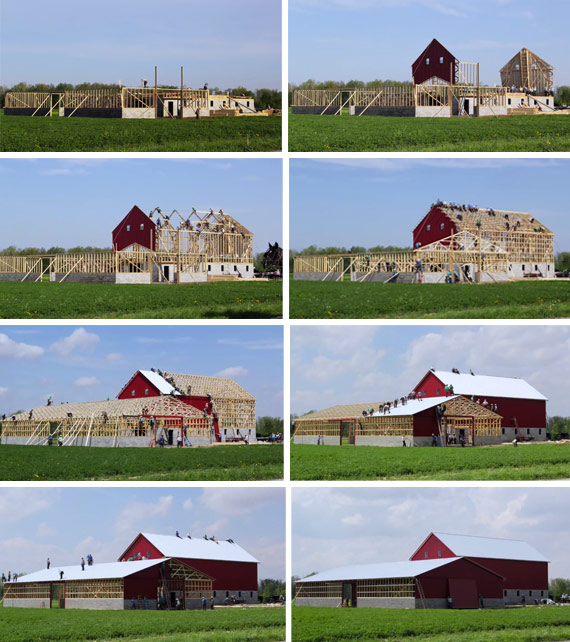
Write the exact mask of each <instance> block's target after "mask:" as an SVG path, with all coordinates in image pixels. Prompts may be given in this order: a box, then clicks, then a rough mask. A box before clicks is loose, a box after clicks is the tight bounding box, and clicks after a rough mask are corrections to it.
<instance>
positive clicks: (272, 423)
mask: <svg viewBox="0 0 570 642" xmlns="http://www.w3.org/2000/svg"><path fill="white" fill-rule="evenodd" d="M255 430H256V432H257V435H258V436H260V437H268V436H269V435H270V434H272V433H273V434H281V435H282V434H283V419H281V418H280V417H259V418H258V419H257V420H256V422H255Z"/></svg>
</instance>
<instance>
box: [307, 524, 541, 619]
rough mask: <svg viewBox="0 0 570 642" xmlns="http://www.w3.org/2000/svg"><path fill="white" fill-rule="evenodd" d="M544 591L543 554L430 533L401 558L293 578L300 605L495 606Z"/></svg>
mask: <svg viewBox="0 0 570 642" xmlns="http://www.w3.org/2000/svg"><path fill="white" fill-rule="evenodd" d="M547 596H548V560H547V559H546V558H545V557H544V556H543V555H541V554H540V553H539V552H538V551H536V550H535V549H534V548H533V547H532V546H530V545H529V544H527V543H525V542H521V541H517V540H503V539H494V538H489V537H471V536H463V535H448V534H443V533H431V534H430V535H429V536H428V537H427V538H426V540H425V541H424V542H423V543H422V545H421V546H420V547H419V548H418V549H417V550H416V552H415V553H414V554H413V555H412V557H411V559H410V560H409V561H406V562H387V563H381V564H365V565H355V566H346V567H341V568H336V569H332V570H330V571H324V572H322V573H318V574H316V575H312V576H310V577H306V578H304V579H302V580H299V581H298V582H297V594H296V603H297V605H299V606H332V607H336V606H341V605H343V604H344V605H345V606H352V607H360V608H363V607H372V608H459V609H468V608H473V609H476V608H500V607H502V606H506V605H507V604H525V603H535V601H539V600H541V599H542V598H546V597H547Z"/></svg>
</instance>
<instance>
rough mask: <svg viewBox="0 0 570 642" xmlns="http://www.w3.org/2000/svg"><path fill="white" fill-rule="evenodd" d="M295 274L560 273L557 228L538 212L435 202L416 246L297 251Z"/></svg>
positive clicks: (336, 277) (405, 279)
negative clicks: (556, 264)
mask: <svg viewBox="0 0 570 642" xmlns="http://www.w3.org/2000/svg"><path fill="white" fill-rule="evenodd" d="M293 272H294V275H293V276H294V278H295V279H299V280H312V281H342V280H343V279H344V278H345V276H346V277H347V278H350V280H351V281H355V282H363V281H375V282H381V283H396V282H398V283H450V282H463V283H485V282H501V281H503V282H504V281H511V280H516V279H529V278H534V279H545V278H555V272H554V233H553V232H552V231H551V230H550V229H549V228H548V227H547V226H546V225H544V224H543V223H541V222H540V221H539V220H538V219H537V218H536V216H534V215H533V214H530V213H528V212H513V211H507V210H497V209H493V208H480V207H478V206H475V205H470V204H459V203H447V202H445V201H437V202H435V203H432V205H431V207H430V209H429V211H428V213H427V214H426V215H425V216H424V217H423V218H422V219H421V221H420V222H419V223H418V224H417V225H416V227H415V229H414V232H413V250H411V251H401V252H386V253H363V254H334V255H315V256H305V255H302V256H296V257H295V258H294V261H293Z"/></svg>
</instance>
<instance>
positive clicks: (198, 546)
mask: <svg viewBox="0 0 570 642" xmlns="http://www.w3.org/2000/svg"><path fill="white" fill-rule="evenodd" d="M141 535H142V536H143V537H146V539H147V540H148V541H149V542H150V543H151V544H152V545H153V546H154V547H155V548H157V549H158V550H159V551H160V552H161V553H162V554H163V555H164V556H165V557H182V558H188V559H192V558H193V559H203V560H219V561H224V562H253V563H259V560H256V559H255V557H253V555H250V554H249V553H248V552H247V551H246V550H244V549H243V548H242V547H241V546H240V545H239V544H235V543H232V542H228V541H226V540H216V541H215V542H214V541H212V540H210V539H204V538H203V537H193V538H192V539H188V538H187V537H184V538H180V537H175V536H173V535H157V534H155V533H141Z"/></svg>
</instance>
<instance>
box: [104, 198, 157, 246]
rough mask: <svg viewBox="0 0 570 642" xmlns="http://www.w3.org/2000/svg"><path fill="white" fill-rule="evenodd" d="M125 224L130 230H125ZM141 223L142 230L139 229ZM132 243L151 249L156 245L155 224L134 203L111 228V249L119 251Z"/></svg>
mask: <svg viewBox="0 0 570 642" xmlns="http://www.w3.org/2000/svg"><path fill="white" fill-rule="evenodd" d="M127 225H130V226H131V229H130V231H127ZM141 225H144V230H141V229H140V226H141ZM133 243H138V244H139V245H142V246H143V247H147V248H149V249H151V250H154V249H155V246H156V226H155V224H154V222H153V221H152V220H151V219H150V218H149V217H148V216H147V215H146V214H145V213H144V212H143V211H142V210H141V209H140V208H139V207H137V206H136V205H135V206H134V207H133V208H132V209H131V211H130V212H129V213H128V214H127V215H126V216H125V218H124V219H123V220H122V221H121V222H120V223H119V224H118V225H117V227H116V228H115V229H114V230H113V249H115V250H118V251H120V250H123V249H124V248H126V247H128V246H129V245H132V244H133Z"/></svg>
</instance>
